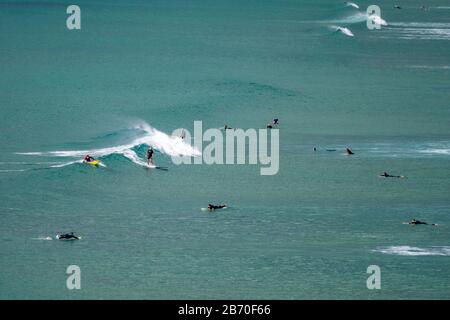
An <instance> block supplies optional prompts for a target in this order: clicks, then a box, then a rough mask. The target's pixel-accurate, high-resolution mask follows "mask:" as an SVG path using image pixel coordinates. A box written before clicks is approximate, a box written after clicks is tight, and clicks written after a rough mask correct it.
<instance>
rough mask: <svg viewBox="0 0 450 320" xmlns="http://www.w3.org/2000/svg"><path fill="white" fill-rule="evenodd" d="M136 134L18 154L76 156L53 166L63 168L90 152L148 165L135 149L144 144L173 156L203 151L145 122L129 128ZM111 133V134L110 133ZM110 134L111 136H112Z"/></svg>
mask: <svg viewBox="0 0 450 320" xmlns="http://www.w3.org/2000/svg"><path fill="white" fill-rule="evenodd" d="M129 131H132V132H133V133H134V134H133V135H130V136H134V138H132V140H131V141H130V142H126V143H123V144H119V145H116V146H111V147H104V148H96V149H84V150H57V151H45V152H18V153H16V154H20V155H27V156H43V157H64V158H76V159H77V160H71V161H68V162H62V163H57V164H54V165H52V166H50V167H51V168H62V167H65V166H69V165H72V164H77V163H82V162H83V160H82V158H83V157H84V156H85V155H86V154H89V155H91V156H93V157H94V158H97V159H101V158H104V157H106V156H109V155H112V154H119V155H122V156H124V157H125V158H127V159H129V160H131V161H132V162H134V163H135V164H138V165H146V163H145V161H144V160H143V159H141V158H140V157H139V156H138V154H137V153H136V151H135V150H139V149H140V148H142V147H143V146H151V147H153V148H154V149H155V150H157V151H159V152H160V153H162V154H164V155H168V156H171V157H198V156H201V152H200V151H199V150H197V149H196V148H194V147H192V146H191V145H190V144H188V143H186V142H185V141H183V139H181V138H180V137H176V136H170V135H168V134H166V133H164V132H162V131H159V130H157V129H155V128H153V127H152V126H150V125H149V124H147V123H145V122H141V123H139V124H138V125H135V126H133V127H132V128H130V129H129ZM110 135H111V134H110ZM110 135H109V136H110Z"/></svg>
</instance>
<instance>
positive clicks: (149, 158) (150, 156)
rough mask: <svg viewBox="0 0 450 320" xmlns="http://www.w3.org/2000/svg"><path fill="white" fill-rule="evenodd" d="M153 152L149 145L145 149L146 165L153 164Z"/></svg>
mask: <svg viewBox="0 0 450 320" xmlns="http://www.w3.org/2000/svg"><path fill="white" fill-rule="evenodd" d="M153 153H154V151H153V148H152V147H149V148H148V150H147V164H148V165H151V164H153Z"/></svg>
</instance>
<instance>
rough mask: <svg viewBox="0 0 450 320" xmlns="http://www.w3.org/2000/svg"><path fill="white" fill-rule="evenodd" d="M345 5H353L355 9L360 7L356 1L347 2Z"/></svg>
mask: <svg viewBox="0 0 450 320" xmlns="http://www.w3.org/2000/svg"><path fill="white" fill-rule="evenodd" d="M345 5H346V6H347V7H353V8H355V9H359V6H358V5H357V4H356V3H354V2H346V3H345Z"/></svg>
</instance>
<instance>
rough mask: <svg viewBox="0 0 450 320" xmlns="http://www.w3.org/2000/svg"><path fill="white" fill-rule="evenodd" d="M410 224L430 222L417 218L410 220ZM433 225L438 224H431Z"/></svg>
mask: <svg viewBox="0 0 450 320" xmlns="http://www.w3.org/2000/svg"><path fill="white" fill-rule="evenodd" d="M408 224H428V223H426V222H423V221H419V220H416V219H412V220H411V221H410V222H408ZM431 225H432V226H435V225H436V224H435V223H433V224H431Z"/></svg>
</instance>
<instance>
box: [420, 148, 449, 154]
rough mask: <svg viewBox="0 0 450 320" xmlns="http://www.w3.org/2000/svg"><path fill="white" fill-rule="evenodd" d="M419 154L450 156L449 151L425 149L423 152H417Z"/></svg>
mask: <svg viewBox="0 0 450 320" xmlns="http://www.w3.org/2000/svg"><path fill="white" fill-rule="evenodd" d="M419 152H420V153H431V154H443V155H450V149H425V150H419Z"/></svg>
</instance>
